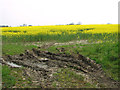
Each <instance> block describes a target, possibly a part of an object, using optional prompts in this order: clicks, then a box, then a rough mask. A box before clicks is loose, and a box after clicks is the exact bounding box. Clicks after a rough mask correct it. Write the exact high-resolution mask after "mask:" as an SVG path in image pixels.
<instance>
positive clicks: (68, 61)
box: [1, 48, 119, 88]
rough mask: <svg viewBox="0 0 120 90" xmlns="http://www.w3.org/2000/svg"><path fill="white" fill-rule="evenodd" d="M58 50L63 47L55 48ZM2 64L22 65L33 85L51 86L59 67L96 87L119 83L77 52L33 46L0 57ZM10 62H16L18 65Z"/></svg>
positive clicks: (113, 85) (92, 61) (110, 86)
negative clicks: (16, 53) (41, 48)
mask: <svg viewBox="0 0 120 90" xmlns="http://www.w3.org/2000/svg"><path fill="white" fill-rule="evenodd" d="M57 49H58V50H59V51H60V52H62V51H64V48H57ZM1 61H2V62H1V63H2V64H3V65H8V66H10V67H11V68H14V67H16V68H21V66H22V67H24V68H25V69H24V71H23V75H25V76H27V77H29V78H31V79H32V82H33V85H39V86H40V87H43V88H44V87H48V88H49V87H52V82H53V81H54V75H53V74H54V73H56V72H57V71H58V69H59V68H70V69H71V71H74V72H75V73H76V74H78V75H82V76H83V77H84V78H85V79H84V81H86V82H89V83H91V84H92V83H96V87H108V88H117V87H118V85H119V83H118V82H117V81H115V80H113V79H112V78H111V77H108V76H107V75H106V73H105V72H104V71H103V70H102V68H101V65H100V64H96V62H95V61H94V60H91V59H90V58H88V57H84V56H83V55H80V54H78V55H77V56H74V55H66V54H60V53H51V52H48V51H41V50H40V49H35V48H33V49H32V50H31V51H29V50H26V51H25V53H22V54H19V55H12V56H11V55H7V56H3V57H2V58H1ZM10 63H14V64H17V65H18V66H15V65H12V64H10Z"/></svg>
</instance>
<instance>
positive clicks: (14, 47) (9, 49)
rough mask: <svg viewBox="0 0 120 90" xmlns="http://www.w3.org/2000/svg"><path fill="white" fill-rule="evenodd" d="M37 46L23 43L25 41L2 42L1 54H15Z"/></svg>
mask: <svg viewBox="0 0 120 90" xmlns="http://www.w3.org/2000/svg"><path fill="white" fill-rule="evenodd" d="M32 48H37V46H35V45H25V43H20V42H19V43H3V45H2V54H3V55H15V54H20V53H23V52H24V51H25V50H27V49H28V50H31V49H32Z"/></svg>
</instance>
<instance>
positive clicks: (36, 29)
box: [0, 24, 118, 36]
mask: <svg viewBox="0 0 120 90" xmlns="http://www.w3.org/2000/svg"><path fill="white" fill-rule="evenodd" d="M0 29H2V35H5V36H14V35H18V36H19V35H37V34H45V35H56V34H65V33H68V34H76V33H77V32H81V33H92V34H95V33H117V32H118V24H106V25H56V26H27V27H3V28H0Z"/></svg>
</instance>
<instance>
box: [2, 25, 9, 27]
mask: <svg viewBox="0 0 120 90" xmlns="http://www.w3.org/2000/svg"><path fill="white" fill-rule="evenodd" d="M0 27H10V26H8V25H0Z"/></svg>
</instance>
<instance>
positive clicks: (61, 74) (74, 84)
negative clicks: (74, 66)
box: [52, 68, 96, 88]
mask: <svg viewBox="0 0 120 90" xmlns="http://www.w3.org/2000/svg"><path fill="white" fill-rule="evenodd" d="M53 75H54V77H55V79H54V82H53V83H52V86H53V87H54V88H56V87H57V88H58V87H62V88H95V87H96V86H95V84H94V85H92V84H90V83H88V82H86V81H84V77H83V76H82V75H79V74H76V73H75V72H74V71H71V70H70V69H69V68H60V69H59V70H58V71H57V73H54V74H53Z"/></svg>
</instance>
